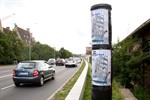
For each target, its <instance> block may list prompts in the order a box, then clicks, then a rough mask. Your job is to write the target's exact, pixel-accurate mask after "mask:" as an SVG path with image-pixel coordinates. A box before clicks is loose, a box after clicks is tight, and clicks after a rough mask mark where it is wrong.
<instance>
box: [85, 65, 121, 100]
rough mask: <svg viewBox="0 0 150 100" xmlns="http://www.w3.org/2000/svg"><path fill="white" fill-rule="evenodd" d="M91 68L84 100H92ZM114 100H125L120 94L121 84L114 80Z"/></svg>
mask: <svg viewBox="0 0 150 100" xmlns="http://www.w3.org/2000/svg"><path fill="white" fill-rule="evenodd" d="M91 81H92V80H91V67H90V65H89V68H88V73H87V80H86V86H85V91H84V95H83V100H92V84H91V83H92V82H91ZM112 100H124V99H123V97H122V95H121V92H120V84H119V83H118V82H116V81H115V80H113V83H112Z"/></svg>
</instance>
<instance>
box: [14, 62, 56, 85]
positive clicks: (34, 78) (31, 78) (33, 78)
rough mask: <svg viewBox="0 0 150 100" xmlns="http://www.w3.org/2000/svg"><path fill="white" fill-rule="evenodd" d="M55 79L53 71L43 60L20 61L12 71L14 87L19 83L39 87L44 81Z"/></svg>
mask: <svg viewBox="0 0 150 100" xmlns="http://www.w3.org/2000/svg"><path fill="white" fill-rule="evenodd" d="M54 78H55V69H54V68H53V67H52V66H50V65H49V64H47V63H46V61H43V60H31V61H21V62H19V64H18V65H17V67H16V68H15V69H14V70H13V82H14V84H15V85H16V86H20V84H21V83H36V84H38V85H40V86H42V85H43V84H44V81H46V80H48V79H54Z"/></svg>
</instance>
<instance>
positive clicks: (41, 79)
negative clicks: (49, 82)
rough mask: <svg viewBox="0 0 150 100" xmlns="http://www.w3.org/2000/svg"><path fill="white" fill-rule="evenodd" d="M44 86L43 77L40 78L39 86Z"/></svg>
mask: <svg viewBox="0 0 150 100" xmlns="http://www.w3.org/2000/svg"><path fill="white" fill-rule="evenodd" d="M43 84H44V78H43V77H42V76H41V77H40V82H39V85H40V86H43Z"/></svg>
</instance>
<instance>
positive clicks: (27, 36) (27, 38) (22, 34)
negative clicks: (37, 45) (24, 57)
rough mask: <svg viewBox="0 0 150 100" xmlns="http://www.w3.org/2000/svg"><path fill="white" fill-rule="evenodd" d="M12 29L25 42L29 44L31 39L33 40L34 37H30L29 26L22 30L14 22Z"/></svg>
mask: <svg viewBox="0 0 150 100" xmlns="http://www.w3.org/2000/svg"><path fill="white" fill-rule="evenodd" d="M14 30H15V31H16V33H17V34H18V37H19V38H20V39H22V40H23V41H24V42H25V43H26V44H28V45H30V44H31V42H32V41H35V39H34V38H33V37H32V33H31V32H30V29H29V28H27V29H26V30H24V29H22V28H20V27H18V26H17V25H16V24H15V28H14Z"/></svg>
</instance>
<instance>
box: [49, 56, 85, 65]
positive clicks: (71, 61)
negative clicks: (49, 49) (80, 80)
mask: <svg viewBox="0 0 150 100" xmlns="http://www.w3.org/2000/svg"><path fill="white" fill-rule="evenodd" d="M81 61H82V59H81V58H68V59H57V60H55V59H54V58H51V59H49V60H48V64H50V65H54V64H56V66H65V67H77V64H78V63H81Z"/></svg>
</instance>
